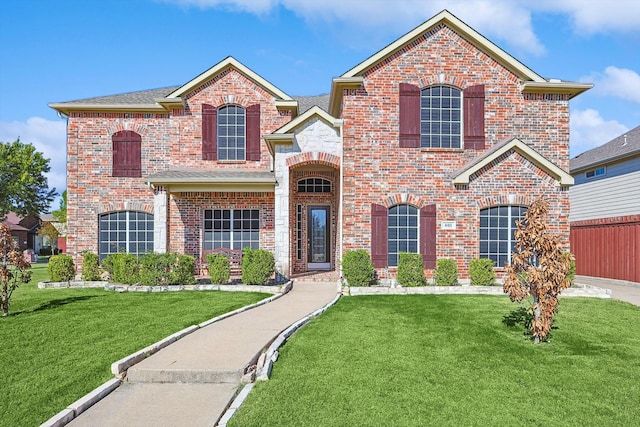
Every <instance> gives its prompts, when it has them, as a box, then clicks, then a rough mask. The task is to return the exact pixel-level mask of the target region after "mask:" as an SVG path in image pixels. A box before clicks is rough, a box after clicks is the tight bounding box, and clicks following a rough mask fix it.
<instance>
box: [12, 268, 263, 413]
mask: <svg viewBox="0 0 640 427" xmlns="http://www.w3.org/2000/svg"><path fill="white" fill-rule="evenodd" d="M33 272H34V273H33V280H32V281H31V283H30V284H28V285H23V286H22V287H20V288H18V289H17V290H16V291H15V293H14V295H13V298H12V304H11V306H10V316H9V317H7V318H0V364H1V365H0V366H1V367H2V368H1V371H0V372H1V374H0V402H1V403H0V406H1V407H2V410H1V411H0V412H1V413H2V415H0V425H2V426H32V425H38V424H40V423H42V422H44V421H46V420H47V419H48V418H50V417H51V416H53V415H54V414H56V413H57V412H59V411H61V410H62V409H64V408H65V407H66V406H67V405H69V404H70V403H72V402H74V401H75V400H77V399H78V398H80V397H81V396H83V395H85V394H86V393H88V392H89V391H91V390H93V389H94V388H96V387H97V386H99V385H100V384H102V383H104V382H105V381H107V380H109V379H110V378H113V375H112V374H111V363H113V362H115V361H117V360H119V359H121V358H123V357H125V356H127V355H129V354H131V353H134V352H135V351H137V350H140V349H142V348H144V347H146V346H147V345H150V344H152V343H154V342H157V341H159V340H161V339H162V338H164V337H166V336H168V335H171V334H172V333H174V332H177V331H179V330H181V329H183V328H185V327H188V326H191V325H194V324H198V323H200V322H202V321H204V320H207V319H211V318H213V317H216V316H218V315H220V314H223V313H226V312H229V311H232V310H235V309H236V308H239V307H243V306H246V305H249V304H252V303H254V302H257V301H259V300H261V299H263V298H266V297H267V296H268V295H266V294H259V293H245V292H216V291H211V292H171V293H153V294H148V293H122V294H120V293H117V292H108V291H104V290H102V289H37V282H38V281H42V280H45V279H46V278H47V265H46V264H34V265H33Z"/></svg>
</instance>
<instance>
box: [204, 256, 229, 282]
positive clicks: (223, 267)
mask: <svg viewBox="0 0 640 427" xmlns="http://www.w3.org/2000/svg"><path fill="white" fill-rule="evenodd" d="M206 258H207V270H209V277H210V278H211V283H214V284H216V285H225V284H227V283H229V279H230V278H231V265H230V263H229V258H227V257H226V256H224V255H220V254H207V255H206Z"/></svg>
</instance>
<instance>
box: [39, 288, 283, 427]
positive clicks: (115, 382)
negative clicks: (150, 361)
mask: <svg viewBox="0 0 640 427" xmlns="http://www.w3.org/2000/svg"><path fill="white" fill-rule="evenodd" d="M65 283H66V282H65ZM39 285H40V284H38V286H39ZM292 285H293V281H289V282H287V283H286V284H285V285H283V286H278V288H279V289H280V291H279V292H277V293H275V295H272V296H270V297H268V298H265V299H263V300H261V301H258V302H257V303H255V304H251V305H248V306H245V307H240V308H239V309H237V310H234V311H230V312H229V313H225V314H222V315H220V316H218V317H214V318H213V319H209V320H206V321H204V322H202V323H200V324H198V325H192V326H189V327H188V328H185V329H183V330H181V331H178V332H176V333H175V334H173V335H170V336H169V337H167V338H165V339H163V340H160V341H158V342H157V343H155V344H151V345H150V346H148V347H146V348H144V349H142V350H140V351H137V352H135V353H133V354H131V355H129V356H127V357H125V358H122V359H120V360H118V361H117V362H114V363H112V364H111V372H112V373H113V374H114V376H115V378H113V379H111V380H109V381H107V382H106V383H104V384H102V385H101V386H99V387H97V388H96V389H94V390H92V391H90V392H89V393H87V394H86V395H85V396H83V397H81V398H80V399H78V400H76V401H75V402H74V403H72V404H71V405H69V406H67V407H66V408H65V409H63V410H62V411H60V412H58V413H57V414H56V415H54V416H53V417H51V418H49V419H48V420H47V421H45V422H44V423H43V424H41V427H62V426H65V425H67V424H68V423H70V422H71V421H72V420H73V419H74V418H76V417H77V416H78V415H80V414H81V413H82V412H84V411H86V410H87V409H88V408H89V407H90V406H92V405H94V404H95V403H97V402H98V401H99V400H101V399H102V398H104V397H106V396H107V395H108V394H109V393H111V392H112V391H113V390H115V389H116V388H118V387H119V386H120V384H122V381H123V379H124V377H125V375H126V370H127V369H129V368H130V367H131V366H133V365H135V364H136V363H138V362H140V361H142V360H144V359H145V358H147V357H149V356H151V355H152V354H154V353H156V352H158V351H159V350H160V349H162V348H164V347H166V346H168V345H169V344H171V343H173V342H175V341H177V340H179V339H180V338H182V337H184V336H185V335H188V334H190V333H192V332H194V331H196V330H198V329H200V328H203V327H205V326H208V325H210V324H212V323H215V322H219V321H220V320H222V319H226V318H227V317H230V316H233V315H235V314H238V313H242V312H244V311H247V310H250V309H252V308H255V307H259V306H261V305H264V304H267V303H269V302H271V301H274V300H276V299H278V298H280V297H281V296H283V295H284V294H286V293H287V292H289V291H290V290H291V287H292ZM213 286H218V285H213ZM231 286H233V287H236V286H239V285H231ZM242 286H244V285H242ZM246 286H248V287H250V289H251V290H252V291H254V292H255V291H257V289H258V288H260V287H259V286H249V285H246ZM265 287H269V288H272V290H271V293H273V286H265ZM220 290H222V289H220ZM234 290H235V289H234ZM261 292H263V291H261Z"/></svg>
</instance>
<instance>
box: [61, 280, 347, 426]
mask: <svg viewBox="0 0 640 427" xmlns="http://www.w3.org/2000/svg"><path fill="white" fill-rule="evenodd" d="M337 293H338V290H337V285H336V283H330V282H323V283H302V282H300V283H299V282H295V283H294V285H293V288H292V290H291V291H289V293H287V294H285V295H283V296H282V297H280V298H278V299H276V300H275V301H272V302H270V303H268V304H264V305H261V306H259V307H256V308H253V309H251V310H247V311H245V312H242V313H239V314H237V315H234V316H231V317H228V318H226V319H223V320H221V321H219V322H216V323H213V324H211V325H208V326H205V327H203V328H201V329H198V330H197V331H195V332H193V333H191V334H189V335H187V336H185V337H183V338H181V339H180V340H178V341H176V342H175V343H173V344H171V345H169V346H168V347H166V348H164V349H162V350H160V351H159V352H157V353H156V354H154V355H152V356H150V357H148V358H146V359H144V360H143V361H142V362H140V363H138V364H136V365H134V366H132V367H131V368H129V370H128V372H127V378H126V380H125V381H124V383H123V384H122V385H121V386H120V387H118V388H117V389H116V390H115V391H113V392H111V393H110V394H109V395H108V396H106V397H105V398H104V399H102V400H100V401H99V402H98V403H96V404H95V405H93V406H92V407H90V408H89V409H88V410H87V411H85V412H83V413H82V414H80V415H79V416H78V417H77V418H75V419H74V420H73V421H72V422H71V423H69V424H68V425H69V426H74V427H79V426H92V427H98V426H149V425H153V426H185V425H187V426H190V427H197V426H212V425H214V423H216V422H217V421H218V419H219V418H220V416H221V415H222V414H223V412H224V411H225V409H226V408H227V406H228V405H229V404H230V403H231V401H232V400H233V398H234V397H235V395H236V393H237V392H238V390H239V388H240V382H241V379H242V377H243V375H244V373H245V370H246V368H247V367H248V365H251V364H253V363H255V360H256V357H257V356H258V355H259V354H260V353H261V352H262V351H263V350H264V349H265V348H266V347H267V346H268V345H269V344H270V343H271V341H273V340H274V338H276V337H277V336H278V335H279V334H280V333H281V332H282V331H283V330H285V329H286V328H287V327H289V326H290V325H292V324H293V323H295V322H296V321H298V320H300V319H302V318H304V317H305V316H308V315H309V314H311V313H313V312H315V311H317V310H318V309H321V308H322V307H324V306H326V305H327V304H328V303H329V302H331V301H332V300H333V299H334V298H335V297H336V295H337Z"/></svg>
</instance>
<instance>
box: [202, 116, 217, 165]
mask: <svg viewBox="0 0 640 427" xmlns="http://www.w3.org/2000/svg"><path fill="white" fill-rule="evenodd" d="M217 131H218V109H217V108H216V107H214V106H213V105H208V104H202V160H218V144H217V133H218V132H217Z"/></svg>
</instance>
